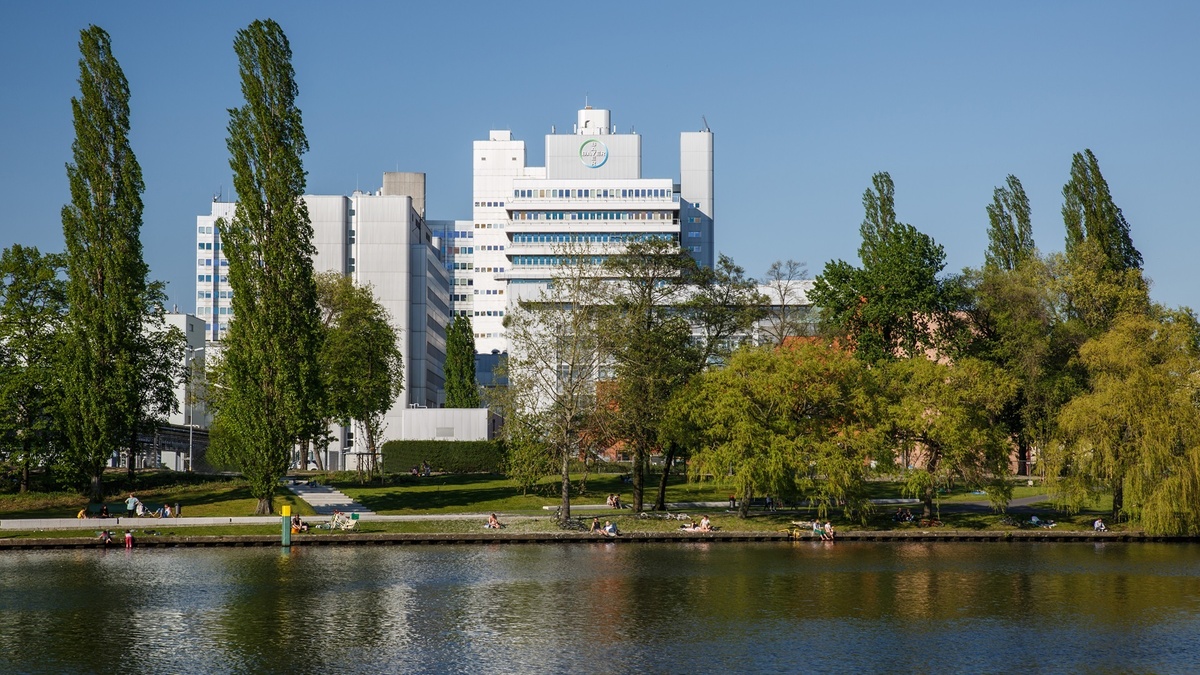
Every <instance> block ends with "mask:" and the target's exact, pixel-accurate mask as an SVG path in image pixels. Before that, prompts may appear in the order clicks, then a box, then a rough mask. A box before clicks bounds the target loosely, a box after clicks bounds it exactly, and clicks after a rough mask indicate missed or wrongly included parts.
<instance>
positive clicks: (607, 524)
mask: <svg viewBox="0 0 1200 675" xmlns="http://www.w3.org/2000/svg"><path fill="white" fill-rule="evenodd" d="M601 531H602V532H603V533H604V536H606V537H616V536H620V534H621V533H620V532H618V531H617V524H616V523H614V522H612V521H611V520H606V521H604V529H603V530H601Z"/></svg>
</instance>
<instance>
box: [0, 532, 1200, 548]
mask: <svg viewBox="0 0 1200 675" xmlns="http://www.w3.org/2000/svg"><path fill="white" fill-rule="evenodd" d="M114 535H115V536H114V538H113V543H112V544H110V545H109V546H107V548H110V549H119V548H122V547H123V546H124V542H123V540H122V539H121V536H120V533H114ZM837 540H838V541H839V542H847V541H867V542H897V543H903V542H955V541H971V542H981V541H987V542H997V543H1006V542H1047V543H1049V542H1084V543H1103V542H1176V543H1187V542H1200V537H1169V536H1151V535H1146V534H1143V533H1138V532H1094V533H1093V532H1067V531H1064V532H1053V531H1048V530H1047V531H1038V532H1023V531H1011V532H991V531H985V532H979V531H955V530H943V531H920V532H845V533H839V534H838V539H837ZM652 542H659V543H663V542H666V543H683V542H691V543H694V542H773V543H788V542H794V543H799V542H808V543H821V542H820V540H819V539H817V538H815V537H811V536H807V535H806V536H801V537H799V538H794V537H791V536H789V535H788V534H787V533H784V532H778V533H776V532H709V533H691V532H632V533H627V534H622V535H621V536H619V537H611V538H610V537H604V536H601V535H596V534H588V533H583V532H561V533H559V532H540V533H526V534H522V533H507V532H495V533H455V534H451V533H448V534H428V533H421V534H407V533H394V532H384V533H353V532H345V533H333V534H296V535H292V546H295V547H302V546H412V545H417V546H421V545H425V546H428V545H434V546H436V545H455V544H467V545H470V544H544V543H593V544H594V543H606V544H607V543H612V544H627V543H628V544H632V543H652ZM279 545H280V538H279V536H278V535H227V536H223V535H208V536H194V537H193V536H151V535H146V534H144V533H139V534H138V535H137V537H136V539H135V544H134V546H135V547H136V548H197V547H213V546H223V547H228V546H234V547H239V546H240V547H245V546H279ZM833 545H836V542H835V543H834V544H833ZM87 548H96V549H100V548H106V547H105V546H103V545H102V544H101V543H100V542H99V541H97V539H96V538H95V537H61V538H46V539H37V538H27V539H25V538H22V539H4V540H0V551H6V550H23V549H87Z"/></svg>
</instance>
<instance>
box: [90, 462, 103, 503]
mask: <svg viewBox="0 0 1200 675" xmlns="http://www.w3.org/2000/svg"><path fill="white" fill-rule="evenodd" d="M91 492H92V501H94V502H103V501H104V468H103V467H101V468H100V471H99V473H97V474H96V475H94V476H92V489H91Z"/></svg>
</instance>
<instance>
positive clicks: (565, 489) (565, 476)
mask: <svg viewBox="0 0 1200 675" xmlns="http://www.w3.org/2000/svg"><path fill="white" fill-rule="evenodd" d="M559 511H560V513H559V516H558V522H559V523H560V524H562V525H566V524H567V522H568V521H570V520H571V453H570V452H564V453H562V508H561V509H559Z"/></svg>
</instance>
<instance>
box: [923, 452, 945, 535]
mask: <svg viewBox="0 0 1200 675" xmlns="http://www.w3.org/2000/svg"><path fill="white" fill-rule="evenodd" d="M926 451H927V452H928V453H929V461H928V462H926V464H925V470H926V471H927V472H929V484H928V485H926V486H925V492H924V494H922V495H921V501H922V502H924V513H923V514H922V517H923V518H933V498H934V496H936V493H937V482H936V481H935V480H934V479H933V472H934V471H937V465H938V459H940V458H941V453H939V452H937V451H935V450H933V448H930V447H926Z"/></svg>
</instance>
